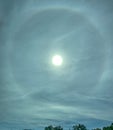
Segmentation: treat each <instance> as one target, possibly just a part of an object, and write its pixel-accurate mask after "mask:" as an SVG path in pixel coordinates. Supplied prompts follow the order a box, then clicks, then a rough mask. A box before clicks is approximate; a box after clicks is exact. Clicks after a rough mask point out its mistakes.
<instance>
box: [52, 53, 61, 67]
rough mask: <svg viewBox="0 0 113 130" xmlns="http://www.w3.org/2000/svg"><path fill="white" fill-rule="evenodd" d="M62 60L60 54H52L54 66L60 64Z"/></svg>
mask: <svg viewBox="0 0 113 130" xmlns="http://www.w3.org/2000/svg"><path fill="white" fill-rule="evenodd" d="M62 62H63V59H62V57H61V56H60V55H55V56H53V58H52V63H53V65H55V66H61V65H62Z"/></svg>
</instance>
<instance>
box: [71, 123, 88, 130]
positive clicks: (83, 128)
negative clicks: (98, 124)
mask: <svg viewBox="0 0 113 130" xmlns="http://www.w3.org/2000/svg"><path fill="white" fill-rule="evenodd" d="M73 130H87V128H86V126H85V125H83V124H78V125H74V126H73Z"/></svg>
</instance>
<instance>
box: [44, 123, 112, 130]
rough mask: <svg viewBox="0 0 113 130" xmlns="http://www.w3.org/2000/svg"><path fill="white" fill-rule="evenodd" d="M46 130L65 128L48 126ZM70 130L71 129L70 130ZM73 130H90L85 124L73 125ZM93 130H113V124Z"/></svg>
mask: <svg viewBox="0 0 113 130" xmlns="http://www.w3.org/2000/svg"><path fill="white" fill-rule="evenodd" d="M44 130H63V127H61V126H55V127H54V126H52V125H50V126H47V127H45V129H44ZM69 130H70V129H69ZM71 130H88V129H87V128H86V126H85V125H83V124H77V125H73V126H72V129H71ZM92 130H113V123H112V124H111V125H110V126H104V127H103V128H94V129H92Z"/></svg>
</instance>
